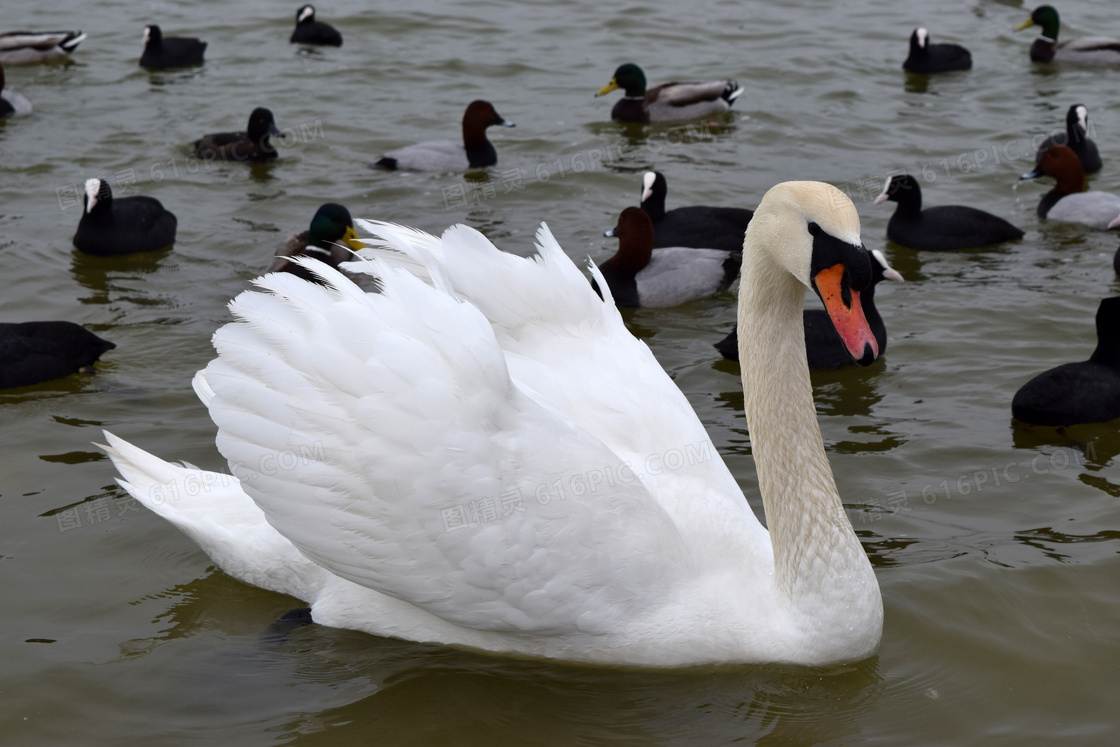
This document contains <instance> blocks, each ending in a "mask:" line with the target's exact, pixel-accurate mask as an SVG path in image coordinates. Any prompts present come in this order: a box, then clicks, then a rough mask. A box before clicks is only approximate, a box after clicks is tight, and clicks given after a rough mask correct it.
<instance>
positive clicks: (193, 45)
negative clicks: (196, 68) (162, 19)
mask: <svg viewBox="0 0 1120 747" xmlns="http://www.w3.org/2000/svg"><path fill="white" fill-rule="evenodd" d="M205 51H206V42H204V41H202V40H201V39H195V38H194V37H190V36H167V37H165V36H164V35H163V32H162V31H160V28H159V26H156V25H154V24H152V25H150V26H145V27H144V52H143V53H142V54H141V55H140V67H146V68H149V69H161V68H169V67H190V66H191V65H201V64H202V62H203V60H202V55H203V53H204V52H205Z"/></svg>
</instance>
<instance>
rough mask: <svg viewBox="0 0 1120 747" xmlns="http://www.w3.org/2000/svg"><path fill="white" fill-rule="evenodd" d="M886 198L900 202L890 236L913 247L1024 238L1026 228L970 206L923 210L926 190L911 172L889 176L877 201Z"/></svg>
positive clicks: (949, 246)
mask: <svg viewBox="0 0 1120 747" xmlns="http://www.w3.org/2000/svg"><path fill="white" fill-rule="evenodd" d="M886 200H890V201H891V202H897V203H898V207H896V208H895V211H894V215H892V216H891V220H890V222H889V223H888V224H887V238H888V239H890V240H891V241H893V242H894V243H896V244H901V245H902V246H905V247H907V248H910V249H918V250H921V251H929V252H940V251H946V250H949V249H974V248H977V247H982V246H989V245H991V244H999V243H1001V242H1004V241H1014V240H1015V239H1021V238H1023V231H1021V230H1020V229H1018V228H1016V227H1015V226H1013V225H1011V224H1010V223H1008V222H1007V221H1005V220H1004V219H1003V218H1000V217H999V216H996V215H992V214H991V213H986V212H984V211H983V210H978V209H976V208H974V207H969V206H967V205H941V206H939V207H932V208H926V209H925V210H922V190H921V187H919V186H918V180H917V179H915V178H914V177H913V176H911V175H910V174H898V175H894V176H889V177H887V181H886V183H885V184H884V185H883V192H882V194H880V195H879V196H878V197H876V198H875V203H874V204H875V205H878V204H880V203H882V202H884V201H886Z"/></svg>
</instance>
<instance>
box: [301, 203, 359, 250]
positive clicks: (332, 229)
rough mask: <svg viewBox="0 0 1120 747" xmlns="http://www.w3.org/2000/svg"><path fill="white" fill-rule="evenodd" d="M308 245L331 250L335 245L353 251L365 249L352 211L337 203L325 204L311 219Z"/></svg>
mask: <svg viewBox="0 0 1120 747" xmlns="http://www.w3.org/2000/svg"><path fill="white" fill-rule="evenodd" d="M308 243H309V244H311V245H312V246H317V247H319V248H321V249H330V248H331V246H332V245H333V244H345V245H346V246H349V247H350V248H351V249H355V250H357V249H364V248H365V244H363V243H362V242H361V241H360V240H359V239H358V233H357V232H356V231H355V230H354V220H353V218H351V217H350V211H349V210H347V209H346V208H345V207H343V206H342V205H339V204H338V203H336V202H328V203H326V204H324V205H323V206H322V207H320V208H319V210H318V211H317V212H316V213H315V217H314V218H312V219H311V228H310V230H309V231H308Z"/></svg>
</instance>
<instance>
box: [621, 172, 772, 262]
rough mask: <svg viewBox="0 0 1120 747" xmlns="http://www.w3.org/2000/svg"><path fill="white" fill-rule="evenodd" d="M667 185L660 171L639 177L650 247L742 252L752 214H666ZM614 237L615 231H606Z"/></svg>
mask: <svg viewBox="0 0 1120 747" xmlns="http://www.w3.org/2000/svg"><path fill="white" fill-rule="evenodd" d="M668 191H669V184H668V182H667V181H666V180H665V175H664V174H662V173H661V172H660V171H647V172H645V173H644V174H643V175H642V199H641V207H642V210H644V211H646V215H648V216H649V219H650V220H651V221H652V222H653V245H654V246H655V247H661V246H692V247H706V248H709V249H721V250H724V251H728V252H740V251H742V250H743V235H744V234H745V233H746V231H747V225H748V224H749V223H750V222H751V216H753V215H754V211H753V210H748V209H746V208H736V207H708V206H707V205H690V206H688V207H679V208H673V209H672V210H669V211H666V210H665V196H666V194H667V193H668ZM604 235H606V236H613V235H614V231H613V230H611V231H607V233H606V234H604Z"/></svg>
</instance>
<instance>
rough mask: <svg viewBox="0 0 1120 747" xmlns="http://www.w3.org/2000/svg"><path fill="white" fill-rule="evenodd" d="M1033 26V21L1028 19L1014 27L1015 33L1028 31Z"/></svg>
mask: <svg viewBox="0 0 1120 747" xmlns="http://www.w3.org/2000/svg"><path fill="white" fill-rule="evenodd" d="M1033 25H1034V20H1033V19H1031V18H1028V19H1027V20H1025V21H1023V23H1022V24H1020V25H1018V26H1016V27H1015V30H1016V31H1022V30H1023V29H1029V28H1030V27H1031V26H1033Z"/></svg>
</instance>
